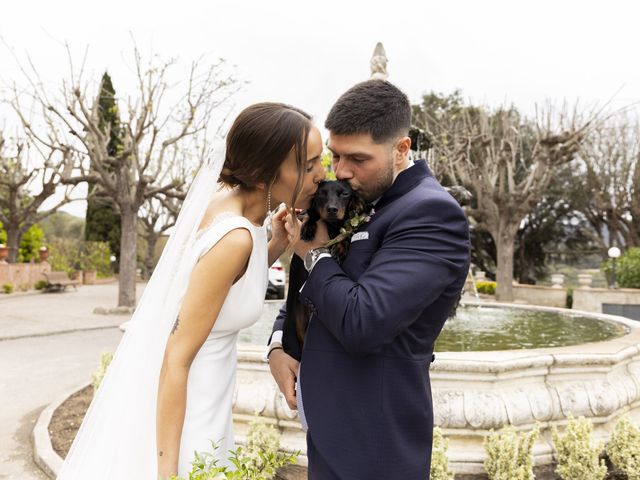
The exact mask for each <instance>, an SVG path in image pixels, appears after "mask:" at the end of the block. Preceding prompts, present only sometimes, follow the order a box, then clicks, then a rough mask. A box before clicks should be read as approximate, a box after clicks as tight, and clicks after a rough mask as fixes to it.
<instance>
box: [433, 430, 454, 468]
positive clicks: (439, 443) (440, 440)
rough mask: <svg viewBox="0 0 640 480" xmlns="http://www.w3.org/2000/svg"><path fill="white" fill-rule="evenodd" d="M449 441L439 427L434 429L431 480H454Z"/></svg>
mask: <svg viewBox="0 0 640 480" xmlns="http://www.w3.org/2000/svg"><path fill="white" fill-rule="evenodd" d="M448 449H449V441H448V440H447V439H446V438H444V436H443V435H442V430H441V429H440V428H438V427H435V428H434V429H433V447H432V449H431V471H430V473H429V480H453V473H452V472H451V471H449V459H448V458H447V450H448Z"/></svg>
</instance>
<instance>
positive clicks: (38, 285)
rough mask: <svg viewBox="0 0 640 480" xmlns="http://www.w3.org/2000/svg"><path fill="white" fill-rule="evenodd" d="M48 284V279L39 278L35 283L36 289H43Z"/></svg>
mask: <svg viewBox="0 0 640 480" xmlns="http://www.w3.org/2000/svg"><path fill="white" fill-rule="evenodd" d="M46 286H47V281H46V280H38V281H37V282H36V284H35V287H34V288H35V289H36V290H42V289H43V288H44V287H46Z"/></svg>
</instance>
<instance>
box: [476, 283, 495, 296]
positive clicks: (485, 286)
mask: <svg viewBox="0 0 640 480" xmlns="http://www.w3.org/2000/svg"><path fill="white" fill-rule="evenodd" d="M496 286H497V283H496V282H491V281H485V282H477V283H476V289H477V290H478V293H485V294H487V295H495V293H496Z"/></svg>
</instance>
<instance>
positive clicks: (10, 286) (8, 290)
mask: <svg viewBox="0 0 640 480" xmlns="http://www.w3.org/2000/svg"><path fill="white" fill-rule="evenodd" d="M2 290H4V293H7V294H9V293H13V283H5V284H4V285H2Z"/></svg>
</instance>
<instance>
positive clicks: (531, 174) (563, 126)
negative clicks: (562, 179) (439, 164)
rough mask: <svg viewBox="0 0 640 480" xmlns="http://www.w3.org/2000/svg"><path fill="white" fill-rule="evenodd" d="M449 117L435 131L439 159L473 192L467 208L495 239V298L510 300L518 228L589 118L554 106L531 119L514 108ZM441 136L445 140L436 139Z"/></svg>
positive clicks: (570, 154)
mask: <svg viewBox="0 0 640 480" xmlns="http://www.w3.org/2000/svg"><path fill="white" fill-rule="evenodd" d="M447 122H448V123H446V122H443V123H442V125H443V127H444V128H446V129H447V131H446V135H439V136H435V137H434V138H435V143H436V145H437V148H436V152H437V155H438V156H439V161H443V162H445V163H446V164H447V165H446V168H447V170H448V172H449V176H450V177H451V178H453V179H456V181H457V182H459V183H461V184H462V185H463V186H464V187H465V188H467V189H468V190H470V191H471V192H472V193H473V194H474V201H473V203H472V205H471V206H470V207H468V213H469V215H470V216H471V217H473V219H474V220H475V222H476V224H475V228H476V229H479V230H486V231H488V232H489V233H490V234H491V237H492V238H493V240H494V242H495V245H496V251H497V262H496V263H497V268H496V269H497V271H496V281H497V283H498V287H497V291H496V298H497V299H499V300H504V301H511V300H513V291H512V282H513V256H514V243H515V238H516V234H517V232H518V229H519V228H520V226H521V223H522V221H523V219H525V217H526V216H527V215H528V214H529V213H530V212H531V211H532V210H533V208H534V207H535V206H536V204H537V203H538V202H539V201H541V199H542V198H543V195H544V192H545V189H546V188H547V186H548V185H549V183H550V181H551V179H552V178H553V176H554V175H555V172H556V169H557V168H558V167H559V166H561V165H564V164H566V163H567V162H570V161H571V160H572V159H573V158H574V157H575V156H576V154H577V152H578V148H579V145H580V141H581V140H582V138H583V136H584V133H585V129H586V126H587V125H588V123H589V122H586V123H585V124H583V125H582V126H578V125H577V116H576V115H575V112H574V114H573V115H572V116H569V115H567V114H566V113H562V114H558V115H555V116H554V115H553V112H552V110H551V109H549V110H547V111H545V112H544V113H542V114H541V115H540V116H539V118H538V120H537V122H536V123H533V122H527V121H525V120H523V119H522V118H521V116H520V115H519V114H518V112H517V111H516V110H515V109H514V108H511V109H500V110H497V111H495V112H493V113H489V112H487V111H486V110H484V109H473V110H461V111H460V112H459V114H458V116H457V117H456V118H454V119H448V121H447ZM439 137H440V138H445V139H446V142H440V143H438V138H439Z"/></svg>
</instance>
